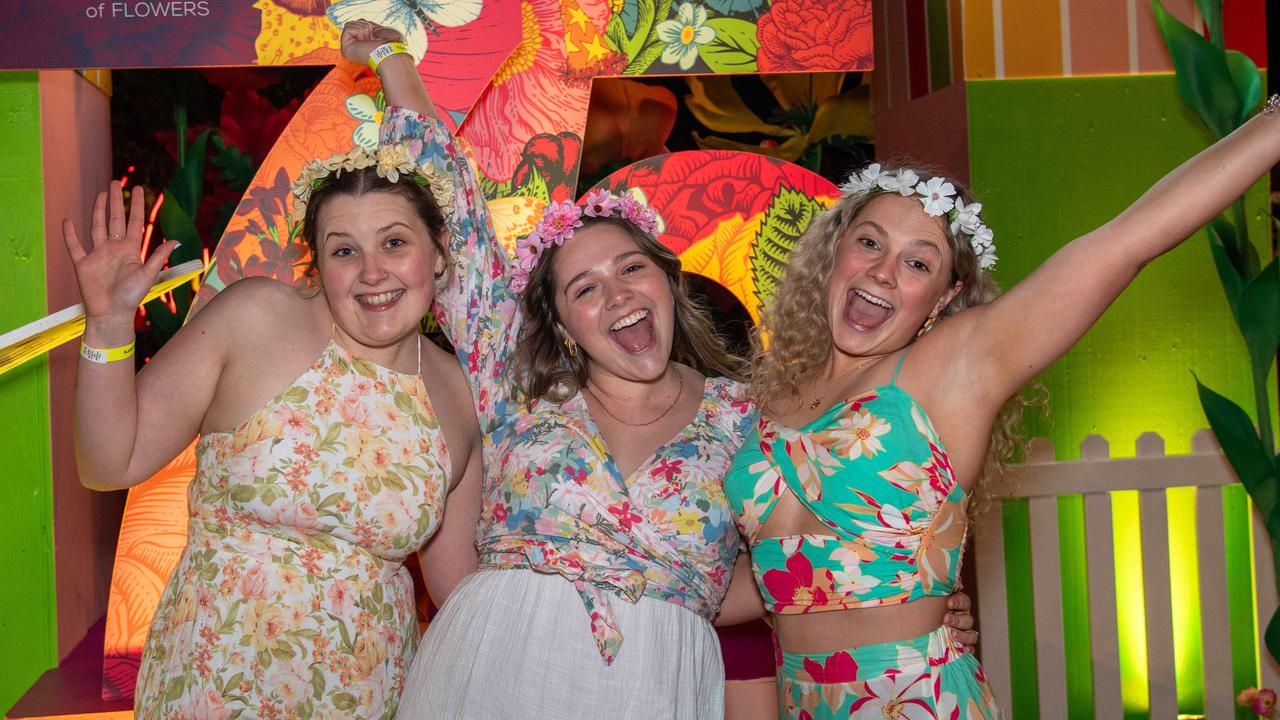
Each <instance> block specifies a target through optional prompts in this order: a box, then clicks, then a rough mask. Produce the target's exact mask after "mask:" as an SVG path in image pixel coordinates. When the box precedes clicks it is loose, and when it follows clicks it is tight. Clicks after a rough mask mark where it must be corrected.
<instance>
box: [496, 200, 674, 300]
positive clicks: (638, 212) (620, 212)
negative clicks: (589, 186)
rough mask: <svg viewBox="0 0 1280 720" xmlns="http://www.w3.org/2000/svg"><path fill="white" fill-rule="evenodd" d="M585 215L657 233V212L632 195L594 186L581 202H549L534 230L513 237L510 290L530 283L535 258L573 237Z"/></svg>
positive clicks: (518, 291) (517, 289)
mask: <svg viewBox="0 0 1280 720" xmlns="http://www.w3.org/2000/svg"><path fill="white" fill-rule="evenodd" d="M584 215H585V216H586V217H599V218H603V217H616V218H621V219H623V220H626V221H627V222H629V223H631V224H632V225H635V226H636V227H638V228H640V229H641V230H643V231H644V232H646V233H648V234H649V235H654V236H656V235H657V234H658V222H659V221H658V214H657V213H656V212H654V211H653V210H652V209H651V208H650V207H649V206H648V205H645V204H644V203H643V202H641V201H640V200H638V199H636V198H634V197H632V196H631V195H614V194H613V193H611V192H609V191H608V190H601V189H596V190H592V191H591V192H589V193H587V196H586V197H585V198H583V201H582V204H581V205H577V204H575V203H572V202H569V201H568V200H565V201H564V202H558V203H557V202H553V203H550V204H548V205H547V207H546V209H545V210H543V211H542V219H541V220H539V221H538V225H537V227H535V228H534V229H533V232H531V233H529V234H528V235H526V236H524V237H522V238H519V239H517V240H516V257H515V263H514V267H513V268H512V269H511V289H512V290H514V291H515V292H516V293H517V294H519V293H523V292H524V289H525V288H526V287H528V286H529V273H531V272H533V268H534V267H536V266H537V265H538V257H539V256H540V255H542V253H543V252H544V251H546V250H548V249H550V248H552V247H555V246H556V245H563V244H564V242H565V241H566V240H568V239H569V238H571V237H573V231H574V230H576V229H577V228H580V227H582V218H583V216H584Z"/></svg>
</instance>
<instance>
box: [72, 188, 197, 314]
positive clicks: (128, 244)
mask: <svg viewBox="0 0 1280 720" xmlns="http://www.w3.org/2000/svg"><path fill="white" fill-rule="evenodd" d="M145 217H146V206H145V203H144V201H143V193H142V188H140V187H135V188H134V190H133V198H132V203H131V207H130V208H129V217H128V221H127V222H126V220H125V214H124V192H123V190H122V189H121V187H120V183H118V182H112V183H111V187H110V189H109V190H108V191H107V192H100V193H98V196H97V198H96V199H94V201H93V219H92V221H91V224H90V227H89V239H90V241H91V244H90V246H89V250H88V251H87V252H86V251H85V248H84V246H83V245H81V243H80V239H79V238H78V237H77V236H76V227H75V223H73V222H71V221H70V220H63V221H62V239H63V241H64V242H65V243H66V244H67V252H68V253H70V254H71V262H72V263H73V264H74V266H75V270H76V281H77V282H79V283H80V296H81V297H82V298H83V299H84V306H85V315H86V317H88V318H107V317H115V318H121V319H123V318H129V319H130V321H132V318H133V314H134V312H136V311H137V309H138V305H139V304H141V303H142V299H143V298H144V297H146V294H147V291H148V290H150V289H151V286H152V285H153V284H155V280H156V276H157V275H159V274H160V269H161V268H163V267H164V264H165V261H167V260H168V259H169V254H170V253H172V252H173V251H174V250H175V249H176V248H177V247H178V243H177V242H175V241H172V240H171V241H168V242H166V243H164V244H163V245H161V246H160V247H157V248H156V249H155V252H153V253H151V257H149V258H147V261H146V262H145V263H144V262H142V259H141V258H140V253H141V249H142V233H143V218H145Z"/></svg>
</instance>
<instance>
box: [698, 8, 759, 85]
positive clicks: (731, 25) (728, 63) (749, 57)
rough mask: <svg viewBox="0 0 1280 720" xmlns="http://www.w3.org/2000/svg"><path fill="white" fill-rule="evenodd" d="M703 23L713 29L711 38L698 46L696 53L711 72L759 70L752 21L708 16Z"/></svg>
mask: <svg viewBox="0 0 1280 720" xmlns="http://www.w3.org/2000/svg"><path fill="white" fill-rule="evenodd" d="M707 26H708V27H710V28H711V29H713V30H715V31H716V36H715V39H713V40H712V41H711V42H709V43H707V44H706V45H701V46H699V48H698V56H699V57H701V58H702V62H704V63H706V64H707V67H708V68H710V69H711V72H715V73H753V72H758V71H759V69H760V68H759V66H758V65H757V64H756V55H758V54H759V52H760V41H759V40H756V26H755V23H751V22H747V21H746V20H739V19H738V18H711V19H710V20H708V21H707Z"/></svg>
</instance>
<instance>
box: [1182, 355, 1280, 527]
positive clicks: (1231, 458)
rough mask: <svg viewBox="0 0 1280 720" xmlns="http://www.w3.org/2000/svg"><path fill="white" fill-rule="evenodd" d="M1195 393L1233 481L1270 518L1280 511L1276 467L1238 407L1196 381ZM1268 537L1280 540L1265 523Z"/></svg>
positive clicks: (1279, 490)
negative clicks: (1234, 474) (1233, 475)
mask: <svg viewBox="0 0 1280 720" xmlns="http://www.w3.org/2000/svg"><path fill="white" fill-rule="evenodd" d="M1196 390H1197V391H1198V392H1199V393H1200V406H1201V407H1202V408H1204V415H1205V417H1206V418H1207V419H1208V420H1209V427H1210V428H1212V429H1213V434H1214V436H1215V437H1217V438H1218V444H1219V445H1220V446H1222V452H1223V454H1224V455H1226V456H1227V461H1228V462H1230V463H1231V468H1232V469H1233V470H1235V472H1236V477H1238V478H1240V482H1241V483H1242V484H1243V485H1244V487H1245V490H1248V491H1249V496H1250V497H1252V498H1253V502H1254V504H1256V505H1257V506H1258V512H1260V513H1262V517H1264V518H1270V517H1271V515H1272V513H1273V512H1275V511H1276V510H1277V509H1280V503H1277V499H1278V498H1280V487H1277V486H1278V485H1280V478H1277V477H1276V464H1275V462H1274V461H1273V460H1272V458H1271V454H1270V453H1268V452H1267V451H1266V450H1264V449H1263V446H1262V441H1261V440H1260V439H1259V438H1258V434H1257V430H1255V429H1254V427H1253V421H1252V420H1250V419H1249V415H1248V414H1247V413H1246V412H1245V411H1244V410H1243V409H1241V407H1240V406H1239V405H1236V404H1235V403H1234V402H1231V401H1230V400H1228V399H1227V398H1225V397H1223V396H1221V395H1219V394H1218V393H1216V392H1214V391H1213V390H1210V389H1209V388H1208V387H1206V386H1205V385H1204V384H1203V383H1201V382H1200V380H1199V378H1197V379H1196ZM1267 525H1268V530H1270V532H1271V536H1272V537H1277V536H1280V533H1278V532H1276V530H1280V528H1276V529H1272V528H1271V527H1270V526H1271V525H1272V523H1271V522H1270V520H1268V522H1267Z"/></svg>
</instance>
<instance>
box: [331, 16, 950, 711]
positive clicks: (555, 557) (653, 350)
mask: <svg viewBox="0 0 1280 720" xmlns="http://www.w3.org/2000/svg"><path fill="white" fill-rule="evenodd" d="M368 31H369V33H370V37H369V40H368V42H367V46H368V47H367V50H366V54H374V53H375V51H376V48H375V46H376V45H378V42H391V43H394V42H395V41H396V40H397V38H396V37H395V35H394V34H393V31H388V30H386V29H385V28H375V27H369V28H368ZM355 59H360V57H359V55H357V56H355ZM389 62H398V63H399V64H400V67H401V68H403V69H404V72H402V73H401V72H390V71H388V72H383V73H380V75H381V77H382V80H383V83H384V86H383V89H384V92H385V95H386V97H387V100H388V102H389V103H390V104H391V105H392V107H389V108H388V110H387V113H386V115H385V116H384V119H383V129H382V139H383V141H384V142H389V143H399V142H406V143H408V144H409V145H410V147H412V148H414V155H415V157H416V158H418V159H419V161H420V162H423V163H431V164H434V166H435V167H436V168H438V169H439V170H440V171H441V172H445V173H448V174H449V175H450V176H451V177H452V178H453V182H454V184H455V185H456V186H457V187H458V189H459V198H460V202H459V208H460V212H459V213H458V214H457V215H455V216H454V218H452V219H451V222H450V226H449V243H450V245H449V255H450V258H451V267H450V271H449V274H448V278H449V280H448V282H447V284H446V286H445V287H442V288H441V289H440V291H439V292H438V293H437V294H436V303H435V306H434V308H435V312H436V317H437V318H438V319H439V320H440V322H441V325H442V328H443V330H444V332H445V334H446V335H447V336H448V337H449V339H450V341H451V342H452V344H453V345H454V347H455V348H456V349H457V355H458V361H459V363H460V364H461V365H462V367H463V370H464V372H465V374H466V375H467V377H468V380H469V382H470V383H471V386H472V392H473V395H474V398H475V402H476V412H477V415H478V417H479V420H480V426H481V432H482V435H483V436H484V468H485V471H484V477H483V482H482V483H481V484H480V486H478V487H475V488H473V489H472V490H471V492H473V493H474V495H473V501H472V502H452V501H451V504H450V510H449V513H447V514H446V517H445V522H444V528H443V529H442V530H441V531H440V535H441V537H440V538H439V539H437V540H436V542H440V541H442V540H443V541H445V542H461V540H450V538H465V539H466V541H471V540H474V541H475V542H476V544H477V545H478V550H479V563H478V571H476V572H474V573H472V574H471V575H469V576H468V577H466V578H465V579H464V580H462V582H461V583H460V584H459V585H458V586H457V589H456V590H455V591H454V592H453V594H452V595H451V596H450V597H449V599H448V601H447V602H445V603H444V605H443V606H442V607H441V610H440V613H439V614H438V615H437V616H436V617H435V619H434V620H433V622H432V624H431V625H430V626H429V627H428V629H427V633H426V635H425V636H424V638H423V644H422V646H421V648H420V650H419V653H418V657H417V658H416V659H415V661H414V667H413V670H412V672H411V674H410V678H409V681H408V683H407V685H406V690H405V694H404V697H403V699H402V705H401V710H400V715H401V717H406V718H431V719H433V720H435V719H438V718H469V719H485V718H505V717H509V716H510V715H512V714H520V715H526V716H529V717H557V718H598V717H611V718H636V719H640V718H644V719H645V720H650V719H651V718H655V717H660V718H680V719H685V718H688V719H690V720H692V719H695V718H696V719H698V720H701V719H703V718H716V717H721V716H722V715H723V705H724V668H723V662H722V659H721V657H720V647H719V642H718V639H717V637H716V634H715V632H714V630H713V628H712V621H713V620H714V621H715V622H717V623H723V624H732V623H736V622H742V621H744V620H748V619H753V618H756V617H759V616H760V614H761V611H762V608H761V606H760V601H759V598H758V596H757V595H756V593H755V590H754V587H753V586H752V584H751V582H750V578H749V577H748V575H747V573H746V566H745V564H743V562H745V560H744V561H743V562H739V552H738V550H739V545H740V541H739V538H738V533H737V530H736V529H735V528H734V526H733V521H732V518H731V516H730V514H729V507H728V505H727V503H726V502H725V498H724V493H723V490H722V481H723V478H724V474H725V472H727V471H728V468H729V464H730V461H731V459H732V456H733V453H734V451H735V450H736V449H737V448H738V445H739V444H740V443H741V441H742V437H743V433H744V432H745V431H746V430H747V429H748V427H749V426H750V419H751V417H752V416H753V413H754V404H753V403H751V402H750V401H749V400H748V399H747V397H746V394H747V393H746V387H745V385H744V384H743V383H742V382H741V381H740V380H739V379H736V376H737V375H738V373H739V371H738V363H737V361H735V359H734V358H732V357H731V356H729V355H728V354H727V353H726V352H725V349H724V346H723V343H722V341H721V340H720V338H719V337H718V336H717V334H716V333H715V332H714V329H713V326H712V324H711V321H710V320H709V318H708V317H707V315H706V314H705V312H704V311H703V310H702V309H700V308H699V307H698V306H697V305H696V304H694V303H693V302H692V301H691V300H690V298H689V297H688V295H687V292H686V289H685V284H684V282H685V281H684V278H683V276H682V275H681V272H680V263H679V260H678V258H676V257H675V255H674V254H672V253H671V251H670V250H668V249H667V248H665V247H664V246H662V245H661V244H660V243H659V242H658V241H657V240H656V236H657V234H658V231H657V224H658V219H657V216H656V214H655V213H654V212H653V211H652V210H651V209H649V208H648V207H646V206H645V205H644V204H643V203H642V202H640V201H638V200H637V199H636V198H635V197H633V196H631V195H615V194H612V193H608V192H605V191H599V190H597V191H593V192H592V193H589V194H588V195H587V197H586V198H585V199H584V200H583V201H581V202H580V203H572V202H563V203H553V204H551V205H550V206H549V207H548V208H547V209H546V211H545V212H544V214H543V217H542V220H541V222H540V223H539V224H538V227H537V229H536V230H535V232H534V233H532V234H531V235H529V236H528V237H526V238H522V239H521V240H520V241H519V242H518V244H517V250H516V257H515V258H508V257H507V256H506V255H505V253H504V252H503V250H502V249H501V247H500V246H499V245H498V244H497V241H496V239H495V237H494V234H493V228H492V223H491V222H490V220H489V218H488V216H487V214H486V213H485V208H484V203H483V196H482V194H481V191H480V188H479V185H478V182H477V180H476V177H475V174H474V171H473V170H472V169H471V167H470V165H469V163H468V161H467V159H466V156H465V155H464V154H463V152H462V151H461V148H460V147H459V144H458V142H457V141H456V140H455V139H454V138H453V137H452V135H451V134H450V133H449V131H448V129H447V128H446V127H445V126H444V124H443V123H441V122H440V121H439V119H438V118H437V117H436V116H435V110H434V107H433V106H432V104H431V101H430V98H429V97H428V96H427V94H426V91H425V88H423V86H422V83H421V81H420V80H419V79H417V77H416V76H414V75H411V74H410V70H411V64H410V63H408V59H407V58H406V57H397V56H392V57H390V58H388V59H386V60H384V61H383V63H384V65H385V63H389ZM459 508H462V509H461V510H460V509H459ZM477 525H478V527H477ZM458 557H462V556H461V555H459V556H458ZM735 564H736V572H735ZM469 569H471V570H475V569H476V564H475V562H474V561H472V565H471V567H470V568H469ZM465 570H467V569H466V568H459V569H458V573H459V574H460V573H462V572H464V571H465ZM735 576H736V579H735ZM958 602H960V603H961V604H963V602H964V601H958ZM939 615H941V613H939ZM956 622H957V623H958V624H960V625H962V626H968V625H969V624H970V620H969V618H968V617H967V616H961V617H959V618H958V619H957V620H956Z"/></svg>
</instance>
